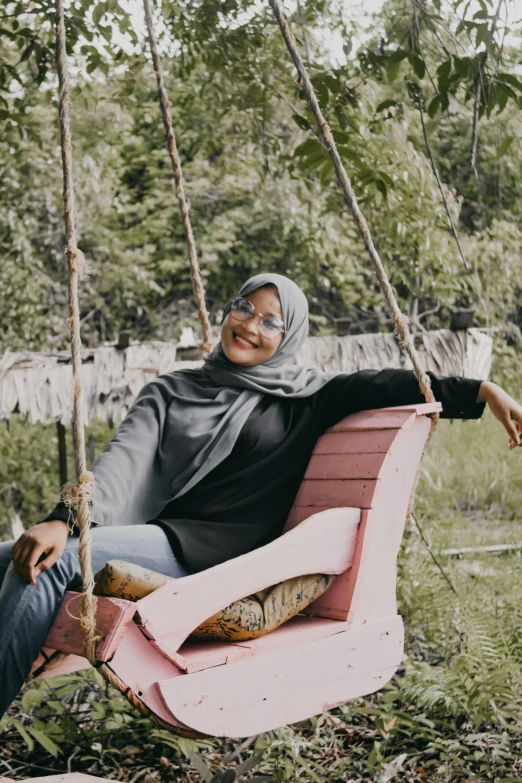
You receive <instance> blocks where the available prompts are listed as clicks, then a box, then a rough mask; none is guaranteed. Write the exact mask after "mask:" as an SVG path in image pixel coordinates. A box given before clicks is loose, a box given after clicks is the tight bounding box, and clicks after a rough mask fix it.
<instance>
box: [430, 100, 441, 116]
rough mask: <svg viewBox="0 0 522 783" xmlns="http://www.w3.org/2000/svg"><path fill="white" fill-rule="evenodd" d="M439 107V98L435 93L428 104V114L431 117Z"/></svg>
mask: <svg viewBox="0 0 522 783" xmlns="http://www.w3.org/2000/svg"><path fill="white" fill-rule="evenodd" d="M439 109H440V98H439V96H438V95H436V96H435V97H434V98H433V99H432V100H431V101H430V104H429V106H428V115H429V116H430V117H431V119H433V118H434V117H435V115H436V114H437V112H438V111H439Z"/></svg>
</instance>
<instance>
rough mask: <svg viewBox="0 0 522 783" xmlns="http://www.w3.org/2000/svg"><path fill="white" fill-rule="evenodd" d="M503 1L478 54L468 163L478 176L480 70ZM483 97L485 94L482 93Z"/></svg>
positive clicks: (486, 57) (482, 67)
mask: <svg viewBox="0 0 522 783" xmlns="http://www.w3.org/2000/svg"><path fill="white" fill-rule="evenodd" d="M503 3H504V0H499V2H498V6H497V10H496V11H495V16H494V17H493V20H492V22H491V27H490V29H489V32H488V38H487V41H486V48H485V49H484V51H483V52H482V56H480V55H479V69H478V73H477V75H476V77H475V100H474V103H473V126H472V131H471V150H470V154H469V165H470V167H471V170H472V172H473V174H474V175H475V177H478V174H477V146H478V130H479V110H480V96H481V92H482V93H484V89H483V81H482V71H483V70H484V67H485V65H486V61H487V59H488V54H489V50H490V48H491V44H492V43H493V38H494V36H495V30H496V28H497V23H498V18H499V16H500V9H501V8H502V4H503ZM484 98H485V95H484Z"/></svg>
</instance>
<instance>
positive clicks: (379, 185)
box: [375, 178, 388, 198]
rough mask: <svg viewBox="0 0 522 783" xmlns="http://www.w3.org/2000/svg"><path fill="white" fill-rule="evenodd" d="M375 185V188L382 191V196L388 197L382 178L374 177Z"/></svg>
mask: <svg viewBox="0 0 522 783" xmlns="http://www.w3.org/2000/svg"><path fill="white" fill-rule="evenodd" d="M375 185H376V187H377V190H378V191H379V192H380V193H382V195H383V196H384V198H388V187H387V185H386V182H385V181H384V180H383V179H378V178H377V179H375Z"/></svg>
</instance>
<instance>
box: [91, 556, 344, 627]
mask: <svg viewBox="0 0 522 783" xmlns="http://www.w3.org/2000/svg"><path fill="white" fill-rule="evenodd" d="M170 579H171V577H169V576H165V575H164V574H159V573H158V572H157V571H150V570H149V569H147V568H142V567H141V566H139V565H135V564H134V563H126V562H124V561H122V560H110V561H109V562H108V563H106V564H105V567H104V568H102V569H101V571H98V573H97V574H96V575H95V577H94V580H95V590H94V592H95V594H96V595H104V596H111V597H113V598H124V599H125V600H127V601H138V600H139V599H140V598H145V596H146V595H149V594H150V593H152V592H153V591H154V590H157V589H158V587H161V586H162V585H164V584H165V583H166V582H169V581H170ZM334 580H335V574H305V575H303V576H296V577H293V578H292V579H287V580H286V581H285V582H280V583H279V584H277V585H274V586H273V587H268V588H266V589H265V590H260V591H259V592H257V593H254V594H253V595H249V596H247V597H246V598H241V599H239V600H238V601H234V602H233V603H231V604H230V605H229V606H227V607H225V608H224V609H221V610H220V611H219V612H216V613H215V614H214V615H212V617H209V618H208V619H207V620H205V621H204V622H203V623H201V624H200V625H199V626H198V627H197V628H196V629H195V630H194V631H193V632H192V633H191V638H196V639H220V640H221V641H228V642H236V641H246V640H248V639H256V638H258V637H259V636H263V635H264V634H266V633H269V632H270V631H273V630H274V629H275V628H278V627H279V626H280V625H282V624H283V623H285V622H286V621H287V620H290V619H291V618H292V617H295V615H296V614H298V613H299V612H301V611H302V610H303V609H306V607H307V606H309V605H310V604H311V603H312V601H315V599H316V598H319V596H321V595H322V594H323V593H324V592H325V591H326V590H327V589H328V588H329V587H330V585H331V584H332V582H333V581H334Z"/></svg>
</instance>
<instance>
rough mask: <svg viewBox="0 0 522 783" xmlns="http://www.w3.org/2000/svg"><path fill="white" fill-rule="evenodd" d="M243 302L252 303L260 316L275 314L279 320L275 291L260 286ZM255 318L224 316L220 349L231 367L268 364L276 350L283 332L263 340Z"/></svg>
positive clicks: (277, 297)
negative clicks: (240, 318)
mask: <svg viewBox="0 0 522 783" xmlns="http://www.w3.org/2000/svg"><path fill="white" fill-rule="evenodd" d="M245 299H248V301H249V302H252V304H253V305H254V308H255V311H256V313H261V315H275V316H277V318H280V319H281V320H283V311H282V310H281V302H280V301H279V295H278V293H277V288H275V287H274V286H269V287H268V286H264V287H263V288H257V289H256V290H255V291H252V293H250V294H248V295H245ZM259 319H260V316H259V315H255V316H254V317H253V318H250V320H248V321H236V319H235V318H233V316H232V315H231V314H230V313H228V315H227V317H226V318H225V320H224V321H223V324H222V326H221V347H222V348H223V351H224V353H225V356H226V357H227V359H229V360H230V361H231V362H234V364H241V365H243V366H244V367H254V366H255V365H256V364H263V362H266V361H268V359H270V358H271V357H272V356H273V355H274V354H275V352H276V351H277V349H278V347H279V345H280V344H281V340H282V339H283V332H281V333H280V334H278V335H277V336H276V337H272V338H267V337H263V335H262V334H261V333H260V331H259Z"/></svg>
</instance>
